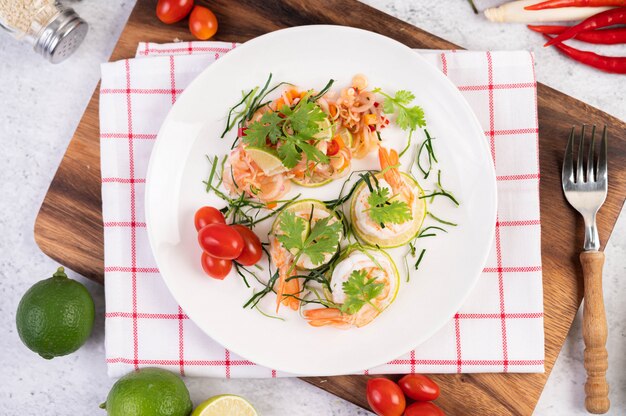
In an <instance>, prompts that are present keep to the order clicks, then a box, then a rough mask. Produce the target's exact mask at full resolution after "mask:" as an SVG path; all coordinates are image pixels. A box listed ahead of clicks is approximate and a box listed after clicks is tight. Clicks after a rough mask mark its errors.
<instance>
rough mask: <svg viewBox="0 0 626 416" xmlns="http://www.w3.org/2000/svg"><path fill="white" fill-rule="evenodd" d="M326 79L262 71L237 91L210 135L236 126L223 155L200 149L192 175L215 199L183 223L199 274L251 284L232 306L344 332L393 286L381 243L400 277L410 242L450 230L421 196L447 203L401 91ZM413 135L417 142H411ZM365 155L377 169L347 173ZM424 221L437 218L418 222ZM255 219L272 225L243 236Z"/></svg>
mask: <svg viewBox="0 0 626 416" xmlns="http://www.w3.org/2000/svg"><path fill="white" fill-rule="evenodd" d="M333 85H334V80H332V79H331V80H330V81H329V82H328V83H327V84H326V86H325V87H324V88H322V89H321V90H319V91H317V90H315V89H305V88H300V87H298V86H295V85H292V84H290V83H286V82H280V83H277V84H275V85H272V76H271V75H270V76H269V78H268V80H267V82H266V83H265V84H264V86H263V87H257V88H253V89H252V90H250V91H244V92H243V93H242V98H241V100H240V102H239V103H237V104H236V105H235V106H234V107H233V108H231V110H230V111H229V113H228V117H227V120H226V128H225V130H224V133H223V134H222V139H224V137H225V136H226V134H227V133H228V132H230V131H231V130H232V131H236V132H237V134H236V137H235V138H234V139H233V142H232V147H231V151H230V152H229V154H228V155H226V156H224V157H223V158H222V159H221V160H220V158H219V157H218V156H213V157H212V158H211V157H209V160H210V162H211V169H210V174H209V178H208V180H206V181H204V184H205V186H206V190H207V192H209V193H214V194H216V195H217V196H219V197H220V198H221V199H222V200H223V201H224V203H225V204H224V205H225V206H224V207H223V208H221V209H217V208H214V207H202V208H201V209H200V210H198V212H197V213H196V218H195V224H196V228H197V230H198V241H199V243H200V246H201V247H202V249H203V253H202V259H201V264H202V267H203V269H204V271H205V272H206V273H207V274H208V275H209V276H211V277H214V278H217V279H223V278H225V277H226V276H228V275H230V274H234V273H233V269H234V271H235V272H236V274H237V275H238V276H240V277H241V278H242V279H243V282H244V283H245V285H246V286H247V287H249V288H251V289H252V291H253V293H252V295H251V297H250V299H249V300H248V301H247V302H246V303H245V305H244V307H246V308H252V309H257V310H258V311H259V312H261V313H262V314H263V315H266V316H268V317H272V318H278V319H284V318H285V314H288V313H290V312H283V311H284V310H285V309H286V310H287V311H289V310H291V311H294V312H295V313H297V316H300V317H301V318H303V319H304V320H305V321H306V322H308V323H309V324H310V325H311V326H313V327H320V326H333V327H338V328H352V327H362V326H364V325H367V324H368V323H370V322H371V321H373V320H374V319H375V318H376V317H377V316H379V315H380V314H381V313H382V312H383V311H384V310H385V308H387V307H388V306H389V305H391V304H392V302H393V301H394V299H395V298H396V295H397V294H398V291H399V288H400V286H401V275H400V273H399V270H398V265H397V264H396V263H395V262H394V260H393V258H392V257H391V256H390V255H389V253H388V252H387V250H403V255H402V257H403V261H404V269H405V274H406V276H407V282H408V276H409V268H412V267H413V268H414V269H415V270H417V269H418V268H419V265H420V263H421V262H422V260H423V257H424V254H425V252H426V249H425V248H422V246H421V240H420V239H421V238H424V237H432V236H435V235H437V233H439V232H447V229H449V228H450V227H454V226H456V224H455V223H453V222H451V221H446V220H443V219H441V218H439V217H437V216H436V215H435V214H434V213H432V212H431V210H430V207H429V204H428V202H431V201H433V200H434V198H435V197H444V199H446V200H447V201H449V202H450V203H453V204H456V205H458V201H457V199H456V198H455V197H454V195H453V194H452V193H451V192H450V191H448V190H446V189H445V188H444V187H443V185H442V180H441V170H438V169H437V163H438V160H437V156H436V154H435V150H434V145H433V140H434V139H433V138H432V137H431V136H430V134H429V133H428V131H427V130H426V121H425V117H424V113H423V111H422V109H421V107H419V106H417V105H414V104H413V101H414V100H415V96H414V94H413V93H411V92H409V91H405V90H399V91H396V92H395V94H394V95H390V94H388V93H386V92H383V91H382V90H380V89H379V88H374V89H368V80H367V78H366V77H365V76H364V75H356V76H354V78H353V79H352V82H351V84H350V85H349V86H346V87H344V88H340V89H333ZM391 126H397V127H399V129H401V130H402V131H403V132H404V134H405V137H406V139H405V143H404V145H403V148H402V149H393V148H392V147H391V146H390V144H388V143H387V142H386V140H385V135H386V131H385V129H386V128H387V127H391ZM413 136H419V137H422V140H421V143H417V144H415V145H414V144H412V138H413ZM370 153H375V154H376V155H377V156H378V166H371V167H370V168H369V169H365V170H353V168H352V166H353V161H354V160H356V159H363V158H364V157H366V156H367V155H369V154H370ZM403 155H405V156H404V158H403ZM368 160H369V159H368ZM401 160H402V161H404V162H401ZM435 171H436V172H437V173H436V174H433V175H431V173H433V172H435ZM435 177H436V179H435ZM337 180H340V181H342V182H343V183H342V186H341V190H340V192H339V194H338V195H336V198H334V199H331V200H326V201H322V200H318V199H312V198H305V197H302V196H301V195H302V192H301V193H299V194H297V195H295V196H293V197H291V198H287V197H289V196H290V195H293V194H294V193H295V192H296V190H297V189H300V190H302V191H303V192H304V193H306V192H305V191H306V189H305V188H307V187H308V188H310V187H317V186H323V185H325V184H327V183H329V182H332V181H337ZM423 186H428V188H430V190H429V191H424V189H426V188H423ZM293 188H296V189H293ZM427 217H428V219H429V220H432V221H435V222H437V223H438V225H427V226H424V222H425V219H426V218H427ZM263 222H271V224H272V225H271V228H270V231H269V233H268V234H267V235H260V234H257V233H256V232H255V231H256V230H255V227H256V226H257V225H258V224H260V223H263ZM444 227H445V228H444ZM263 254H265V256H263ZM264 257H267V264H266V265H263V264H262V263H263V262H262V258H264ZM250 283H252V284H253V285H254V286H255V287H252V286H251V284H250ZM266 296H270V297H272V296H273V297H275V310H273V311H262V310H261V309H260V308H259V302H260V301H261V300H262V299H263V298H265V297H266ZM281 306H282V307H283V309H281ZM294 312H291V313H294ZM278 313H280V314H281V315H280V316H278V315H270V314H278Z"/></svg>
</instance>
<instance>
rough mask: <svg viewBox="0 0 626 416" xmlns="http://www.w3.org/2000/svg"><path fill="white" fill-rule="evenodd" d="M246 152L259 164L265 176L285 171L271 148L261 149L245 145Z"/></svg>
mask: <svg viewBox="0 0 626 416" xmlns="http://www.w3.org/2000/svg"><path fill="white" fill-rule="evenodd" d="M246 153H247V154H248V156H250V157H251V158H252V160H254V162H255V163H256V164H257V165H259V167H260V168H261V169H262V170H263V172H264V173H265V174H266V175H267V176H272V175H276V174H278V173H283V172H286V171H287V168H286V167H285V165H283V162H282V161H281V160H280V159H279V158H278V155H277V154H276V152H275V151H274V150H273V149H263V148H261V147H254V146H249V147H246Z"/></svg>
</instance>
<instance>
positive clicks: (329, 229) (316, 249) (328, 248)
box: [303, 215, 342, 266]
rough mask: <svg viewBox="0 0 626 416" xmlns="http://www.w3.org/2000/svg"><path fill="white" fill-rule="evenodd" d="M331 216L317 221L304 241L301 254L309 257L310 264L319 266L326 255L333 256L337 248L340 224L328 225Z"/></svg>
mask: <svg viewBox="0 0 626 416" xmlns="http://www.w3.org/2000/svg"><path fill="white" fill-rule="evenodd" d="M331 219H333V217H332V216H330V215H329V216H328V217H326V218H322V219H320V220H318V221H317V222H316V223H315V225H314V226H313V228H312V229H311V232H310V233H309V236H308V237H307V239H306V241H305V242H304V249H303V254H306V255H307V256H309V259H311V263H313V264H314V265H316V266H317V265H320V264H322V263H323V262H324V258H325V257H326V255H327V254H334V253H335V252H336V251H337V248H338V247H339V239H340V236H341V230H342V226H341V222H339V221H335V222H333V223H330V220H331Z"/></svg>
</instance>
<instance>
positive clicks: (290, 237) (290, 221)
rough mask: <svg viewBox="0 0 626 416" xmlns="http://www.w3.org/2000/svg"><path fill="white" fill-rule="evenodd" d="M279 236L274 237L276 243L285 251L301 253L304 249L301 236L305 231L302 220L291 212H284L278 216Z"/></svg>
mask: <svg viewBox="0 0 626 416" xmlns="http://www.w3.org/2000/svg"><path fill="white" fill-rule="evenodd" d="M279 227H280V232H281V233H280V234H277V235H276V238H277V239H278V241H279V242H280V243H281V244H282V245H283V247H285V248H286V249H287V250H298V251H301V250H302V249H303V248H304V241H303V238H302V235H303V234H304V232H305V231H306V221H305V220H304V218H301V217H298V216H296V214H294V213H293V212H291V211H285V212H283V213H282V214H281V216H280V223H279Z"/></svg>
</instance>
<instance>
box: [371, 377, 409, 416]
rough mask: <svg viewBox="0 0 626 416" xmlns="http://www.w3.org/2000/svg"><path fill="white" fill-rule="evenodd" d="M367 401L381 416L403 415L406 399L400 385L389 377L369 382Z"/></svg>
mask: <svg viewBox="0 0 626 416" xmlns="http://www.w3.org/2000/svg"><path fill="white" fill-rule="evenodd" d="M367 402H368V403H369V405H370V407H371V408H372V410H373V411H374V412H375V413H376V414H377V415H379V416H402V412H404V408H405V406H406V400H405V398H404V394H402V390H400V387H398V385H397V384H396V383H394V382H393V381H391V380H389V379H387V378H382V377H381V378H373V379H370V380H369V381H368V382H367Z"/></svg>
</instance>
